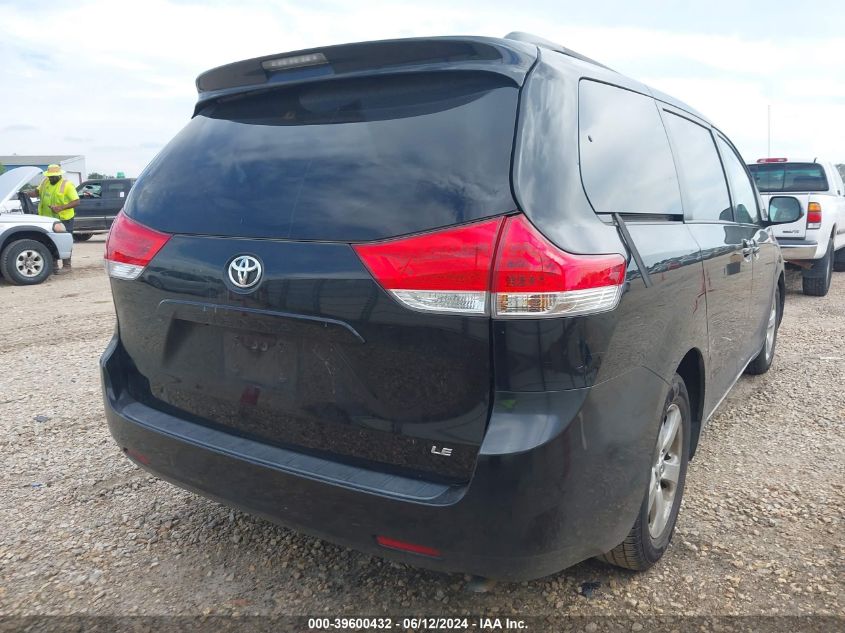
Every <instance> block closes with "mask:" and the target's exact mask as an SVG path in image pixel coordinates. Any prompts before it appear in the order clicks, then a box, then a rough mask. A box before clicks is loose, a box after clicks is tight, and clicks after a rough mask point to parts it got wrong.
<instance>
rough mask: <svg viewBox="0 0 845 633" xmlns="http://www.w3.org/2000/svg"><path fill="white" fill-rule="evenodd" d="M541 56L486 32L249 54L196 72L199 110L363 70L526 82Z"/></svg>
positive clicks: (529, 46) (525, 45) (526, 45)
mask: <svg viewBox="0 0 845 633" xmlns="http://www.w3.org/2000/svg"><path fill="white" fill-rule="evenodd" d="M536 58H537V48H536V46H535V45H532V44H530V43H527V42H519V41H516V40H507V39H504V40H502V39H495V38H487V37H432V38H408V39H399V40H382V41H377V42H362V43H357V44H340V45H337V46H327V47H323V48H310V49H306V50H301V51H293V52H290V53H280V54H278V55H267V56H265V57H256V58H253V59H247V60H244V61H240V62H235V63H232V64H227V65H225V66H220V67H218V68H214V69H212V70H208V71H206V72H204V73H202V74H201V75H200V76H199V77H197V82H196V83H197V93H198V95H199V96H198V100H197V105H196V108H195V110H194V114H196V113H197V112H199V110H200V109H201V107H202V106H203V105H204V104H206V103H208V102H210V101H213V100H215V99H217V98H219V97H222V96H226V95H230V94H236V93H240V92H247V91H251V90H256V89H261V88H267V87H271V86H277V85H280V84H291V83H305V82H311V81H323V80H326V79H333V78H340V77H355V76H360V75H377V74H393V73H407V72H425V71H431V70H464V71H486V72H494V73H498V74H501V75H505V76H507V77H509V78H510V79H511V80H512V81H513V82H514V83H515V84H516V85H518V86H521V85H522V82H523V80H524V79H525V75H526V74H527V73H528V71H529V70H530V69H531V66H532V64H533V63H534V61H535V60H536Z"/></svg>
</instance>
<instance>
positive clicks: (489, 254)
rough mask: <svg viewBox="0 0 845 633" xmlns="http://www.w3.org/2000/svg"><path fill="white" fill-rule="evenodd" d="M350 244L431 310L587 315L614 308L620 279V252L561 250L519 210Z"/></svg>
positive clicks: (410, 301) (400, 292)
mask: <svg viewBox="0 0 845 633" xmlns="http://www.w3.org/2000/svg"><path fill="white" fill-rule="evenodd" d="M497 245H498V246H497ZM354 248H355V251H356V252H357V253H358V255H359V256H360V257H361V259H362V261H363V262H364V264H365V265H366V266H367V268H368V269H369V270H370V272H371V273H372V275H373V277H374V278H375V279H376V280H377V281H378V282H379V284H381V286H382V287H383V288H385V289H386V290H387V291H388V292H390V294H392V295H393V297H395V298H396V299H397V300H398V301H400V302H401V303H403V304H404V305H406V306H408V307H410V308H413V309H416V310H424V311H430V312H447V313H460V314H489V313H490V312H491V310H492V312H493V314H494V315H495V316H498V317H541V316H573V315H579V314H592V313H596V312H604V311H606V310H612V309H613V308H615V307H616V305H617V303H618V302H619V297H620V296H621V294H622V286H623V283H624V281H625V259H624V258H623V257H622V256H621V255H616V254H613V255H572V254H570V253H567V252H564V251H562V250H560V249H559V248H557V247H556V246H555V245H554V244H552V243H551V242H549V241H548V240H547V239H546V238H545V237H543V235H542V234H540V232H539V231H537V229H535V228H534V227H533V226H532V225H531V223H530V222H529V221H528V220H527V219H526V218H525V216H523V215H514V216H510V217H508V218H505V219H502V218H497V219H495V220H487V221H483V222H478V223H475V224H469V225H465V226H461V227H458V228H450V229H445V230H442V231H434V232H431V233H426V234H424V235H418V236H413V237H409V238H402V239H397V240H391V241H389V242H381V243H378V244H358V245H355V246H354ZM491 303H492V308H491V307H488V306H489V305H490V304H491Z"/></svg>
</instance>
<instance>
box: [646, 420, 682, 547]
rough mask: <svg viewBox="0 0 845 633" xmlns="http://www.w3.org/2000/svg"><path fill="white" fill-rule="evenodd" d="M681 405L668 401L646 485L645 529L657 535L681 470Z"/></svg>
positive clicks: (666, 521)
mask: <svg viewBox="0 0 845 633" xmlns="http://www.w3.org/2000/svg"><path fill="white" fill-rule="evenodd" d="M681 415H682V414H681V409H680V408H679V407H678V405H676V404H674V403H673V404H670V405H669V407H668V408H667V409H666V416H665V417H664V418H663V424H662V425H661V426H660V433H659V434H658V436H657V447H656V449H655V460H654V464H653V466H652V468H651V482H650V483H649V489H648V531H649V534H651V537H652V538H653V539H657V538H659V537H660V535H661V534H662V533H663V531H664V530H665V529H666V524H667V523H668V522H669V517H670V516H671V514H672V507H673V505H674V502H675V495H676V493H677V491H678V478H679V477H680V474H681V454H682V452H683V447H684V441H683V440H684V428H683V420H682V419H681Z"/></svg>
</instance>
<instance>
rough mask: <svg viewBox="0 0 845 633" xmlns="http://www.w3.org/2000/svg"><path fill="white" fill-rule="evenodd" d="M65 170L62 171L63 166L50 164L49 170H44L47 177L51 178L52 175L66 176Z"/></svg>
mask: <svg viewBox="0 0 845 633" xmlns="http://www.w3.org/2000/svg"><path fill="white" fill-rule="evenodd" d="M64 175H65V172H64V171H62V168H61V167H59V166H58V165H48V166H47V171H45V172H44V177H45V178H50V177H51V176H64Z"/></svg>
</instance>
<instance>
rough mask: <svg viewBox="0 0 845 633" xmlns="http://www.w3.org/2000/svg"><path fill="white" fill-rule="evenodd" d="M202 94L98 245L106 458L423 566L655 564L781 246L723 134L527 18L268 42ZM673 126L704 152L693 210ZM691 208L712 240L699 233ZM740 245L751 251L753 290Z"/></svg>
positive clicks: (770, 304) (538, 568)
mask: <svg viewBox="0 0 845 633" xmlns="http://www.w3.org/2000/svg"><path fill="white" fill-rule="evenodd" d="M197 88H198V92H199V100H198V103H197V106H196V110H195V113H194V116H193V118H192V120H191V121H190V123H188V125H187V126H186V127H185V128H184V129H183V130H182V131H181V132H180V133H179V134H178V135H177V136H176V137H175V138H174V139H173V140H172V141H171V142H170V143H169V144H168V145H167V147H166V148H165V149H164V150H163V151H162V152H161V154H159V155H158V156H157V157H156V159H155V160H154V161H153V162H152V163H151V164H150V165H149V166H148V168H147V169H146V170H145V171H144V173H143V174H142V175H141V177H140V178H139V179H138V181H137V183H136V184H135V186H134V188H133V189H132V191H131V193H130V195H129V197H128V199H127V201H126V206H125V208H124V210H123V212H122V213H121V214H120V215H119V216H118V218H117V220H116V221H115V224H114V227H113V228H112V231H111V234H110V236H109V239H108V243H107V246H106V267H107V270H108V273H109V276H110V277H111V285H112V292H113V296H114V303H115V308H116V312H117V330H116V333H115V337H114V338H113V340H112V341H111V343H110V344H109V347H108V349H107V350H106V352H105V353H104V355H103V358H102V360H101V366H102V374H103V385H104V397H105V407H106V415H107V418H108V422H109V426H110V429H111V432H112V434H113V436H114V437H115V439H116V441H117V443H118V445H119V446H120V447H121V448H122V449H123V451H124V452H125V454H126V455H127V456H128V457H129V458H131V459H132V460H134V461H135V462H137V463H138V464H139V465H141V466H142V467H144V468H146V469H148V470H150V471H151V472H153V473H155V474H157V475H159V476H161V477H163V478H165V479H167V480H169V481H171V482H173V483H175V484H176V485H179V486H182V487H184V488H187V489H190V490H194V491H196V492H198V493H200V494H203V495H206V496H209V497H212V498H214V499H218V500H220V501H222V502H223V503H226V504H229V505H232V506H236V507H240V508H243V509H245V510H246V511H249V512H252V513H255V514H259V515H262V516H265V517H267V518H269V519H270V520H273V521H277V522H279V523H282V524H284V525H288V526H291V527H293V528H295V529H299V530H302V531H305V532H309V533H312V534H315V535H318V536H320V537H322V538H326V539H329V540H331V541H335V542H338V543H342V544H347V545H349V546H351V547H354V548H357V549H360V550H364V551H368V552H372V553H376V554H379V555H383V556H386V557H391V558H394V559H397V560H401V561H405V562H409V563H412V564H417V565H421V566H427V567H431V568H435V569H440V570H445V571H464V572H471V573H476V574H480V575H484V576H493V577H500V578H511V579H527V578H533V577H538V576H542V575H546V574H549V573H552V572H555V571H558V570H560V569H562V568H564V567H566V566H569V565H572V564H574V563H576V562H579V561H581V560H583V559H585V558H588V557H591V556H597V555H603V554H605V555H606V556H605V558H606V559H607V560H610V561H611V562H615V563H617V564H620V565H623V566H626V567H630V568H634V569H644V568H646V567H648V566H649V565H651V564H653V563H654V562H655V561H656V560H657V559H658V558H659V557H660V556H661V555H662V553H663V552H664V551H665V549H666V547H667V546H668V544H669V540H670V538H671V534H672V530H673V528H674V523H675V518H676V516H677V512H678V506H679V504H680V500H681V495H682V492H683V485H684V477H685V473H686V464H687V460H688V458H689V457H690V456H691V454H692V452H693V451H694V448H695V444H696V442H697V438H698V432H699V430H700V427H701V424H702V422H703V421H704V420H706V419H707V417H708V416H709V414H710V413H712V411H713V409H715V407H716V406H717V404H718V402H719V401H720V400H721V398H722V397H723V395H724V393H725V392H726V391H727V390H728V389H729V388H730V386H731V385H732V384H733V381H734V380H735V379H736V377H737V376H738V375H739V374H740V373H741V372H742V370H743V369H745V367H746V365H749V362H751V361H753V362H752V365H750V367H751V368H757V369H758V370H761V371H765V369H767V368H768V364H770V363H771V356H772V355H773V349H774V336H773V335H772V336H769V335H770V334H772V332H775V331H776V327H777V323H778V322H779V318H780V310H781V307H780V306H781V299H780V297H782V292H779V290H778V288H779V286H778V284H779V283H782V280H781V273H782V262H781V260H780V254H779V251H778V249H777V245H776V243H774V241H773V240H771V241H770V240H768V239H767V237H766V236H767V235H768V233H767V231H766V230H765V229H764V228H763V225H764V224H765V218H762V217H760V214H759V209H757V206H756V205H757V202H756V194H755V199H754V200H750V199H741V195H742V192H740V191H739V190H740V189H741V184H740V185H736V184H735V183H734V181H733V180H732V177H733V175H734V173H733V172H731V165H729V164H728V161H729V158H728V157H727V155H726V153H727V152H733V151H734V150H733V149H732V147H731V146H730V145H729V144H728V142H727V140H726V139H724V138H723V137H721V135H719V134H718V131H717V130H715V129H713V128H712V127H711V126H710V124H709V123H707V122H706V121H705V120H703V119H702V118H700V116H699V115H697V114H695V113H694V112H693V111H691V110H689V109H688V108H687V107H686V106H684V105H683V104H680V103H679V102H676V101H674V100H671V98H669V97H666V96H665V95H655V94H654V93H653V92H652V91H650V90H649V89H648V88H647V87H645V86H643V85H642V84H638V83H637V82H634V81H632V80H630V79H627V78H625V77H623V76H621V75H619V74H617V73H615V72H613V71H611V70H609V69H606V68H604V67H603V66H601V65H599V64H597V63H595V62H593V61H591V60H588V59H586V58H583V57H582V56H580V55H578V54H576V53H574V52H572V51H569V50H567V49H564V48H562V47H558V46H555V45H552V44H550V43H548V42H545V41H542V40H539V39H536V38H532V37H530V36H525V35H521V34H512V35H511V36H509V37H508V38H505V39H489V38H479V37H461V38H430V39H409V40H395V41H384V42H371V43H362V44H349V45H342V46H333V47H327V48H320V49H313V50H308V51H301V52H295V53H289V54H282V55H276V56H271V57H264V58H259V59H252V60H247V61H243V62H238V63H234V64H230V65H228V66H223V67H221V68H217V69H214V70H211V71H208V72H206V73H204V74H203V75H201V76H200V77H199V79H198V80H197ZM655 97H657V98H655ZM667 117H676V118H679V119H680V118H681V117H683V119H682V120H683V121H686V122H688V123H690V125H695V127H696V128H698V129H700V130H701V132H702V133H704V134H706V135H707V138H708V139H709V143H710V145H709V149H710V151H711V152H712V153H711V154H706V153H705V154H700V153H699V154H698V155H697V156H698V158H697V159H696V160H698V161H699V163H698V165H697V169H696V170H692V169H690V170H689V175H692V174H693V173H695V175H696V178H698V179H699V180H701V178H704V179H705V180H706V179H707V178H710V182H709V185H711V187H710V188H709V189H707V191H708V193H706V195H704V196H703V198H702V196H700V195H698V194H699V191H698V190H697V189H695V188H694V186H693V185H687V184H685V182H684V175H685V174H684V171H683V169H681V168H679V169H677V170H676V167H675V161H674V160H673V151H674V152H676V154H674V156H675V159H676V160H677V161H678V163H679V164H680V165H682V164H683V160H684V158H683V156H681V155H680V154H682V153H683V152H678V150H677V147H676V146H679V145H681V144H680V143H679V142H678V141H677V139H676V140H675V142H674V144H673V143H670V138H671V137H670V136H669V135H668V134H667V131H666V130H667V129H669V131H670V133H671V132H672V125H670V124H668V123H666V122H665V121H666V119H667ZM673 125H674V123H673ZM688 132H696V133H697V130H692V131H690V130H686V129H683V130H680V131H679V132H678V138H680V137H681V136H682V135H683V134H686V133H688ZM696 138H697V139H699V140H700V138H701V137H696ZM690 142H692V141H690ZM707 147H708V146H706V142H705V150H706V149H707ZM720 157H721V158H720ZM708 159H712V160H715V165H716V167H715V169H717V170H718V172H717V171H715V170H714V169H712V168H714V164H713V163H712V161H711V162H710V163H708V162H707V161H708ZM732 160H734V161H736V160H737V158H736V157H735V156H734V157H733V159H732ZM723 164H724V166H725V167H724V170H723V168H722V165H723ZM740 164H741V161H740ZM743 169H744V167H743ZM702 174H703V175H702ZM726 174H727V176H726ZM695 186H696V187H697V186H699V185H695ZM714 186H715V189H714ZM719 188H721V193H720V191H719ZM751 191H753V187H751ZM699 199H700V200H699ZM690 200H692V202H690ZM696 200H698V201H699V202H700V203H701V204H699V207H701V209H702V213H705V211H707V212H710V211H712V212H713V214H714V218H716V222H717V224H714V225H713V226H714V227H718V229H719V230H716V231H714V230H712V229H711V228H707V226H705V227H704V228H702V229H701V230H700V231H698V233H697V232H696V229H695V222H694V221H693V220H695V218H693V217H692V216H690V213H691V211H687V209H692V208H693V204H694V202H695V201H696ZM741 203H744V204H741ZM752 203H753V205H754V210H753V213H755V214H756V217H757V223H756V224H754V225H753V226H751V225H746V224H743V222H744V219H742V220H741V219H737V218H738V216H739V215H740V214H739V212H738V209H739V207H742V210H743V213H748V212H749V205H751V204H752ZM685 214H686V215H685ZM720 214H721V220H719V219H718V218H719V217H720ZM725 214H728V215H727V216H726V215H725ZM728 216H729V217H728ZM719 222H720V223H721V224H718V223H719ZM708 226H709V225H708ZM728 233H730V235H728ZM726 236H727V237H726ZM735 239H747V240H755V244H757V251H756V252H755V253H754V255H756V259H755V261H760V262H761V268H760V271H759V273H760V279H759V281H760V283H759V284H755V285H754V289H753V290H752V283H751V281H752V275H753V274H754V269H753V264H752V263H750V262H751V261H752V260H751V259H748V260H747V262H748V263H747V266H743V264H742V263H739V264H736V263H735V262H734V264H735V265H734V264H731V262H733V261H734V260H733V259H730V261H729V259H728V258H731V257H732V256H734V255H736V257H739V250H738V249H739V247H738V246H737V248H736V249H734V248H733V242H731V240H735ZM749 243H750V242H749ZM749 253H750V251H749ZM749 257H750V255H749ZM742 260H743V258H740V261H742ZM763 263H765V264H766V266H765V267H763V266H762V264H763ZM730 265H734V268H735V272H736V274H735V275H734V277H733V278H731V280H730V281H729V282H727V283H726V282H725V281H724V280H723V279H721V277H719V276H718V275H716V274H715V272H714V273H713V275H712V277H713V280H711V281H707V280H708V279H710V276H711V275H710V273H711V271H716V270H717V269H722V268H725V267H726V266H730ZM714 289H718V290H719V293H718V294H716V293H715V292H714V293H713V297H714V299H713V301H714V303H712V305H711V295H710V294H709V293H710V292H711V291H714ZM754 292H757V293H758V295H755V294H754ZM715 301H721V302H722V303H721V304H717V303H715ZM772 310H774V312H772ZM708 314H709V317H708ZM771 314H774V316H771V318H770V315H771ZM708 318H709V319H710V328H711V330H712V328H715V327H718V328H731V329H732V330H733V331H734V332H736V333H737V334H738V336H741V337H743V343H741V344H738V345H733V346H731V347H730V348H727V347H725V345H724V343H722V340H723V337H721V336H718V335H717V333H716V332H710V333H708V332H709V330H708ZM770 339H771V340H770ZM761 358H762V361H761V360H760V359H761ZM754 363H756V364H754Z"/></svg>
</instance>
